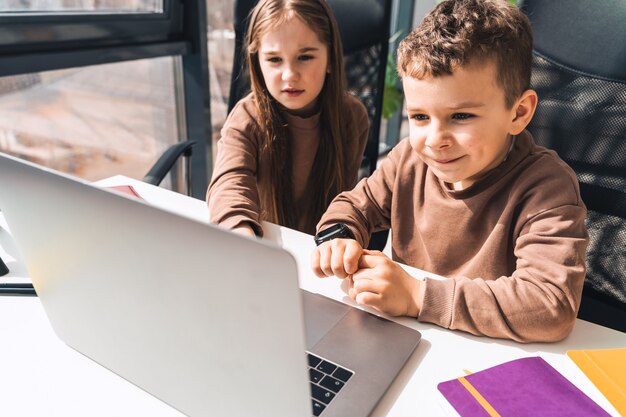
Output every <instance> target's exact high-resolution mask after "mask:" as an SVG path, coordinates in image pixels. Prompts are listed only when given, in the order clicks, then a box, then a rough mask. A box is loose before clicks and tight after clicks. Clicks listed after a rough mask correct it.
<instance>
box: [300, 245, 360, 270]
mask: <svg viewBox="0 0 626 417" xmlns="http://www.w3.org/2000/svg"><path fill="white" fill-rule="evenodd" d="M362 252H363V248H362V247H361V245H360V244H359V242H357V241H356V240H354V239H333V240H329V241H328V242H324V243H322V244H321V245H319V246H318V247H317V248H316V249H315V250H314V251H313V254H311V268H313V272H315V275H317V276H318V277H320V278H323V277H330V276H333V275H334V276H336V277H337V278H346V277H348V276H350V275H352V274H354V273H355V272H356V271H357V269H358V268H359V258H360V257H361V253H362Z"/></svg>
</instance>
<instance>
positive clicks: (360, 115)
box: [347, 96, 370, 189]
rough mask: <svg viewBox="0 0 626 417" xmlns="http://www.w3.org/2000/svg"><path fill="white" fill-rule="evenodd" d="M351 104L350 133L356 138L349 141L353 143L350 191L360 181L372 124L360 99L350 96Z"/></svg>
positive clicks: (350, 159)
mask: <svg viewBox="0 0 626 417" xmlns="http://www.w3.org/2000/svg"><path fill="white" fill-rule="evenodd" d="M349 103H350V107H351V108H352V126H351V129H349V132H354V134H355V136H354V138H351V140H350V141H349V143H352V146H350V149H349V151H350V152H351V154H350V155H348V156H347V160H348V161H349V167H350V168H349V169H350V172H349V175H350V176H351V177H350V178H348V181H347V183H348V185H349V189H352V188H353V187H354V186H355V185H356V183H357V181H358V179H359V168H360V167H361V161H362V160H363V154H364V153H365V147H366V146H367V139H368V138H369V131H370V130H369V128H370V122H369V116H368V114H367V109H366V108H365V106H364V105H363V103H361V101H360V100H359V99H358V98H356V97H354V96H350V101H349Z"/></svg>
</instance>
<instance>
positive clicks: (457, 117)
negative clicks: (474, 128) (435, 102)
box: [452, 113, 474, 120]
mask: <svg viewBox="0 0 626 417" xmlns="http://www.w3.org/2000/svg"><path fill="white" fill-rule="evenodd" d="M472 117H474V115H473V114H469V113H454V114H453V115H452V119H453V120H467V119H471V118H472Z"/></svg>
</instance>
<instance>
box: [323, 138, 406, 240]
mask: <svg viewBox="0 0 626 417" xmlns="http://www.w3.org/2000/svg"><path fill="white" fill-rule="evenodd" d="M403 145H406V143H401V145H399V146H396V147H395V148H394V149H393V150H392V151H391V152H390V153H389V154H388V155H387V158H386V159H385V160H384V161H383V163H382V164H381V165H380V167H379V168H378V169H377V170H376V171H374V173H373V174H372V175H371V176H370V177H367V178H364V179H362V180H361V181H360V182H359V183H358V184H357V185H356V187H354V189H353V190H351V191H346V192H343V193H341V194H339V195H338V196H337V197H335V199H334V200H333V201H332V202H331V203H330V206H329V207H328V209H327V210H326V213H324V215H323V216H322V218H321V220H320V222H319V223H318V225H317V231H318V232H319V231H320V230H322V229H325V228H327V227H330V226H332V225H334V224H336V223H345V224H346V225H347V226H348V227H349V228H350V229H351V230H352V232H353V233H354V236H355V237H356V239H357V241H358V242H359V243H360V244H361V245H362V246H363V247H366V246H367V245H368V244H369V238H370V233H372V232H374V231H377V230H383V229H388V228H389V227H390V216H391V202H392V190H393V188H394V182H395V179H396V170H397V163H398V158H399V154H400V153H401V149H400V148H404V146H403Z"/></svg>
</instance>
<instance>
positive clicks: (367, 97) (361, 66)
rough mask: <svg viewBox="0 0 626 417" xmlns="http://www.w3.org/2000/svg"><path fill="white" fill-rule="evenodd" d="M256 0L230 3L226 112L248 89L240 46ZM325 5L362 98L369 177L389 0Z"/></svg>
mask: <svg viewBox="0 0 626 417" xmlns="http://www.w3.org/2000/svg"><path fill="white" fill-rule="evenodd" d="M257 2H258V0H235V1H234V8H235V10H234V27H235V55H234V60H233V71H232V76H231V83H230V95H229V98H228V111H229V112H230V111H231V110H232V108H233V107H234V106H235V104H236V103H237V101H239V100H240V99H241V98H242V97H244V96H245V94H247V93H248V92H249V91H250V80H249V77H248V69H247V68H246V65H245V51H244V50H243V48H244V45H245V35H246V30H247V28H248V15H249V13H250V10H251V9H252V8H253V7H254V5H255V4H256V3H257ZM328 4H329V5H330V6H331V8H332V9H333V13H334V14H335V18H336V19H337V23H338V25H339V32H340V33H341V41H342V43H343V51H344V57H345V70H346V78H347V82H348V89H349V90H350V91H351V92H352V93H354V94H355V95H356V96H357V97H359V99H361V101H362V102H363V104H364V105H365V107H366V108H367V110H368V113H369V119H370V133H369V138H368V141H367V146H366V148H365V154H364V158H363V163H362V164H361V166H362V170H364V171H365V172H364V173H365V175H369V174H371V173H372V172H373V171H374V169H376V161H377V160H378V146H379V145H378V144H379V131H380V121H381V116H382V105H383V93H384V85H385V69H386V65H387V53H388V50H389V25H390V20H391V19H390V17H391V0H328Z"/></svg>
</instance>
